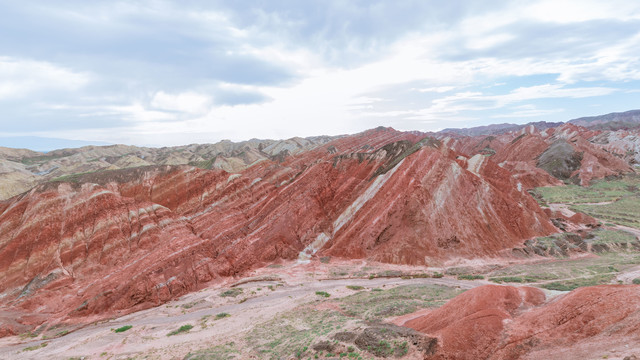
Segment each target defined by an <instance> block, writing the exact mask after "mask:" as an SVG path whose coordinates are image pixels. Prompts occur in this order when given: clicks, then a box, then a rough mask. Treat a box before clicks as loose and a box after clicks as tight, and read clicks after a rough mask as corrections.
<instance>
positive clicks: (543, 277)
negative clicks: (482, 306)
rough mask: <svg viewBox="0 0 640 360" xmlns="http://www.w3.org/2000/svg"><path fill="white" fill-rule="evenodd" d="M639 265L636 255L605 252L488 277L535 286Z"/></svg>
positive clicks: (514, 267) (514, 268)
mask: <svg viewBox="0 0 640 360" xmlns="http://www.w3.org/2000/svg"><path fill="white" fill-rule="evenodd" d="M637 265H640V254H639V253H637V252H631V251H624V252H604V253H600V254H599V256H597V257H584V258H577V259H566V260H561V261H558V260H555V261H554V260H547V261H540V262H535V263H527V264H516V265H512V266H509V267H506V268H502V269H498V270H494V271H491V272H489V273H488V274H487V275H488V277H489V280H490V281H494V282H516V283H536V282H549V281H554V280H555V281H563V280H565V279H566V280H570V279H574V278H590V277H594V276H599V275H612V276H613V275H615V273H618V272H622V271H625V270H627V269H630V268H632V267H634V266H637Z"/></svg>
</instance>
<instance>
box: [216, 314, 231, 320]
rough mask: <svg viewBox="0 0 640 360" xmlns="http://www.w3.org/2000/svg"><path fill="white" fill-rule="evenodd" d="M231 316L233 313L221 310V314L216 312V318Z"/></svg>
mask: <svg viewBox="0 0 640 360" xmlns="http://www.w3.org/2000/svg"><path fill="white" fill-rule="evenodd" d="M229 316H231V314H229V313H225V312H221V313H219V314H216V320H218V319H224V318H226V317H229Z"/></svg>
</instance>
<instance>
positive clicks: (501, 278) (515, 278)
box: [489, 276, 525, 284]
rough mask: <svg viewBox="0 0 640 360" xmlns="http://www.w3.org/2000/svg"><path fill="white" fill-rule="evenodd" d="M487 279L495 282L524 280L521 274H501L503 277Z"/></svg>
mask: <svg viewBox="0 0 640 360" xmlns="http://www.w3.org/2000/svg"><path fill="white" fill-rule="evenodd" d="M489 281H493V282H495V283H498V284H501V283H523V282H525V279H524V277H521V276H503V277H492V278H489Z"/></svg>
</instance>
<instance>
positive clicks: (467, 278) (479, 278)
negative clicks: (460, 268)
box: [458, 274, 484, 280]
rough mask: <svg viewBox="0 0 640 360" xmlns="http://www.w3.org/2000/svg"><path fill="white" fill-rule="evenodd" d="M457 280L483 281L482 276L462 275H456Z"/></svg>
mask: <svg viewBox="0 0 640 360" xmlns="http://www.w3.org/2000/svg"><path fill="white" fill-rule="evenodd" d="M458 280H484V276H482V275H471V274H462V275H458Z"/></svg>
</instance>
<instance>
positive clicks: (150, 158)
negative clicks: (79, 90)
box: [0, 136, 335, 200]
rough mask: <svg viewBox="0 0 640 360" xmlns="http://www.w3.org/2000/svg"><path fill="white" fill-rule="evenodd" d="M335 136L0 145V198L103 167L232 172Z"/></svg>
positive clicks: (279, 157)
mask: <svg viewBox="0 0 640 360" xmlns="http://www.w3.org/2000/svg"><path fill="white" fill-rule="evenodd" d="M334 138H335V137H328V136H316V137H311V138H307V139H303V138H292V139H288V140H277V141H276V140H257V139H252V140H248V141H243V142H239V143H233V142H231V141H228V140H225V141H221V142H218V143H216V144H192V145H185V146H176V147H163V148H146V147H137V146H130V145H109V146H85V147H81V148H70V149H59V150H53V151H50V152H48V153H46V154H44V153H39V152H34V151H30V150H19V149H9V148H0V182H2V183H3V185H4V186H3V187H2V188H0V200H1V199H6V198H9V197H11V196H14V195H17V194H20V193H22V192H24V191H26V190H28V189H30V188H32V187H33V186H34V185H36V184H39V183H42V182H46V181H49V180H52V179H56V178H60V177H64V176H69V175H73V174H76V175H77V174H82V173H89V172H96V171H103V170H116V169H125V168H132V167H139V166H149V165H187V164H189V165H192V166H197V167H200V168H204V169H211V168H218V169H224V170H226V171H228V172H235V171H239V170H242V169H244V168H246V167H249V166H252V165H254V164H256V163H258V162H260V161H263V160H267V159H281V158H284V157H286V156H289V155H293V154H297V153H299V152H301V151H306V150H308V149H312V148H314V147H315V146H318V145H321V144H324V143H326V142H328V141H330V140H331V139H334Z"/></svg>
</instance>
